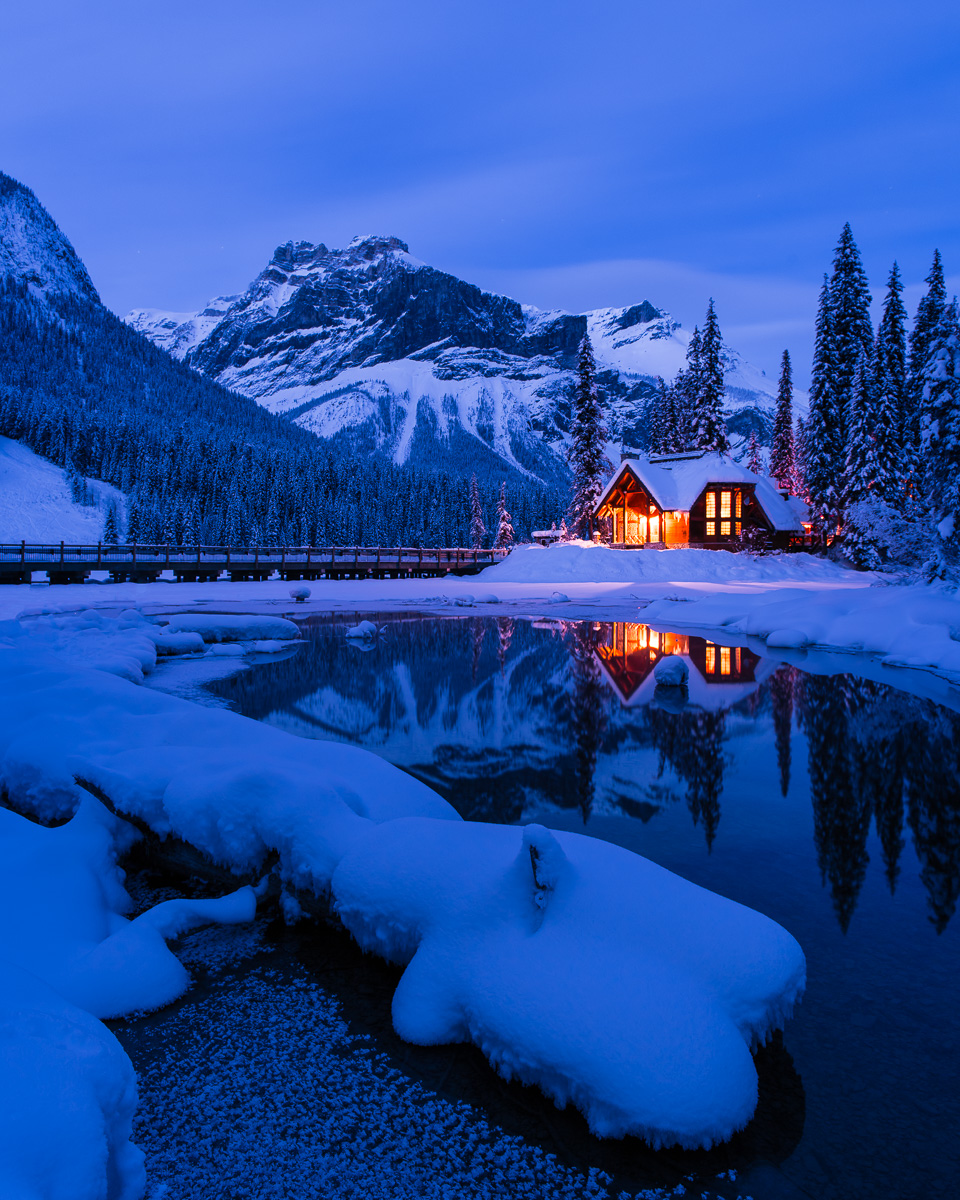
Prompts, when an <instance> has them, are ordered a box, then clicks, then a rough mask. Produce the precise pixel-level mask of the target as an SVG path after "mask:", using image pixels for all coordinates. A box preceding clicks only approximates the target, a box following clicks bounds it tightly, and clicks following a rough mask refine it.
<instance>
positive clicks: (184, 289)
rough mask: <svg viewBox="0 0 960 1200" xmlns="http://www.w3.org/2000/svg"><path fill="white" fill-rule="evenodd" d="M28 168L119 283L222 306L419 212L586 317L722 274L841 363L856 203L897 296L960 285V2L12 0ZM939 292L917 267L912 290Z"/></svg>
mask: <svg viewBox="0 0 960 1200" xmlns="http://www.w3.org/2000/svg"><path fill="white" fill-rule="evenodd" d="M2 47H3V70H2V71H0V169H3V170H5V171H6V172H7V173H9V174H12V175H13V176H15V177H16V178H18V179H20V180H21V181H23V182H24V183H26V184H27V185H28V186H30V187H31V188H33V190H34V191H35V192H36V193H37V195H38V197H39V198H40V200H41V201H42V202H43V203H44V204H45V205H46V206H47V208H48V209H49V210H50V211H51V213H52V214H53V216H54V217H55V219H56V220H57V221H58V223H59V224H60V226H61V228H62V229H63V230H64V232H65V233H66V234H67V236H68V237H69V238H70V239H71V240H72V241H73V243H74V245H75V246H76V248H77V250H78V252H79V253H80V255H81V257H82V258H83V260H84V262H85V263H86V265H87V267H88V269H89V271H90V274H91V276H92V278H93V280H94V283H95V284H96V285H97V287H98V288H99V290H100V293H101V295H102V297H103V299H104V300H105V302H106V303H107V304H108V305H110V307H112V308H113V309H115V310H116V311H117V312H119V313H124V312H126V311H127V310H128V309H130V308H132V307H134V306H138V307H139V306H144V307H158V308H169V309H174V310H191V309H195V308H198V307H200V306H201V305H202V304H203V303H204V302H205V301H206V300H207V299H209V298H210V297H211V296H214V295H216V294H218V293H230V292H234V291H239V290H242V289H243V288H245V287H246V285H247V284H248V283H249V282H250V280H251V279H252V278H253V277H254V276H255V275H256V274H257V273H258V272H259V271H260V270H261V269H262V268H263V266H264V265H265V263H266V261H267V260H268V258H269V257H270V254H271V253H272V251H273V249H274V247H275V246H276V245H277V244H278V243H280V242H284V241H287V240H290V239H305V240H310V241H315V242H319V241H323V242H325V243H326V244H327V245H328V246H340V245H342V244H344V243H345V242H347V241H348V240H349V239H350V238H351V237H353V236H354V235H355V234H358V233H395V234H397V235H398V236H400V237H402V238H403V239H404V240H405V241H407V242H408V243H409V245H410V248H411V251H412V253H413V254H415V255H416V256H417V257H418V258H421V259H424V260H425V261H427V262H429V263H431V264H432V265H434V266H436V267H439V268H442V269H445V270H448V271H452V272H454V273H455V274H457V275H460V276H462V277H464V278H466V279H469V280H471V281H472V282H475V283H478V284H480V285H481V286H483V287H486V288H489V289H491V290H496V291H504V292H506V293H508V294H510V295H513V296H516V297H517V298H518V299H520V300H523V301H525V302H528V303H533V304H537V305H540V306H542V307H563V308H567V309H570V310H574V311H580V310H583V309H586V308H593V307H599V306H604V305H621V304H627V303H633V302H635V301H638V300H641V299H643V298H649V299H650V300H651V301H653V302H654V303H655V304H657V305H660V306H663V307H666V308H668V309H670V310H671V311H672V312H673V313H674V314H675V315H676V316H677V317H678V318H680V319H681V320H682V321H683V322H684V324H686V325H690V326H692V325H693V324H694V323H695V322H696V321H698V320H700V319H701V317H702V314H703V310H704V308H705V307H706V303H707V299H708V297H709V296H711V295H712V296H714V297H715V299H716V303H717V309H718V313H719V316H720V320H721V325H722V328H723V331H724V335H725V337H726V338H727V340H728V341H729V342H730V343H731V344H732V345H734V346H735V347H737V348H738V349H740V350H741V352H743V353H744V354H745V355H746V356H747V357H748V358H751V359H752V360H753V361H755V362H756V363H757V364H758V365H760V366H762V367H764V368H765V369H766V370H767V372H768V373H771V372H773V371H775V370H776V369H777V364H778V360H779V356H780V351H781V350H782V348H783V347H789V348H790V349H791V350H792V351H793V352H794V355H795V358H796V360H797V363H796V365H797V368H798V371H797V373H798V377H799V380H798V381H799V382H805V381H806V377H807V374H808V369H809V354H810V346H811V341H812V336H811V334H812V320H813V314H814V307H815V303H816V294H817V290H818V287H819V282H820V278H821V276H822V273H823V271H824V270H825V269H826V268H827V267H828V266H829V263H830V258H831V254H832V250H833V246H834V244H835V242H836V240H837V236H838V234H839V232H840V229H841V227H842V225H843V223H844V221H846V220H849V221H850V222H851V224H852V226H853V230H854V235H855V236H856V238H857V241H858V242H859V245H860V248H861V250H862V252H863V255H864V259H865V262H866V265H867V269H868V271H869V273H870V277H871V281H872V284H873V290H874V295H875V296H879V295H881V294H882V290H883V285H884V282H885V279H886V274H887V271H888V269H889V266H890V263H891V261H892V260H893V259H894V258H897V259H898V260H899V261H900V264H901V267H902V270H903V273H904V277H905V279H906V281H907V282H908V284H911V285H916V284H918V282H919V281H920V280H922V278H923V276H924V275H925V274H926V272H927V270H928V268H929V264H930V259H931V256H932V252H933V249H934V247H939V248H940V250H941V251H942V253H943V255H944V260H945V266H946V269H947V273H948V276H950V277H951V281H950V282H951V286H952V288H953V289H954V290H956V289H957V288H958V285H960V278H958V272H960V228H958V222H957V194H958V184H960V154H958V141H960V139H958V129H960V6H958V5H957V4H955V3H948V2H944V0H935V2H932V3H924V4H922V5H916V4H907V3H894V2H890V0H887V2H883V0H881V2H876V3H860V2H857V0H854V2H848V3H844V2H841V3H837V0H833V3H820V2H813V3H806V4H803V5H790V6H781V5H771V4H769V3H755V2H737V0H734V2H727V3H722V4H718V3H715V2H714V3H703V2H701V0H693V2H690V3H686V4H684V5H682V6H678V5H674V4H670V3H666V2H662V3H660V4H649V3H646V4H641V3H636V2H634V3H607V4H602V5H591V4H583V3H579V4H573V3H566V2H564V0H560V2H552V3H547V2H545V0H537V2H526V3H525V2H523V0H513V2H512V3H509V4H507V3H500V2H490V0H484V2H483V3H475V4H472V5H467V4H464V3H452V2H451V0H442V2H436V0H411V2H410V3H406V4H399V3H395V2H394V3H389V2H384V0H355V2H354V3H352V4H329V3H321V2H314V3H307V2H301V0H276V2H275V3H272V4H270V5H265V4H260V3H248V2H244V0H232V2H231V3H221V2H219V0H213V2H210V0H204V2H202V3H198V4H194V5H191V6H185V5H166V6H160V5H141V4H131V3H129V0H125V2H123V3H112V2H111V3H102V2H95V3H91V4H86V5H82V6H81V5H77V4H75V3H49V2H46V0H39V2H37V3H32V4H30V5H18V6H17V8H16V10H15V11H14V10H11V9H8V11H7V13H6V16H5V21H4V28H3V34H2ZM918 295H919V288H918V287H915V286H914V287H912V288H909V289H908V295H907V300H908V305H909V307H910V310H911V313H912V311H913V308H914V306H915V303H916V298H917V296H918Z"/></svg>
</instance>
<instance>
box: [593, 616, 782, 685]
mask: <svg viewBox="0 0 960 1200" xmlns="http://www.w3.org/2000/svg"><path fill="white" fill-rule="evenodd" d="M594 653H595V654H596V657H597V659H598V660H599V662H600V664H601V666H602V667H603V670H604V673H605V675H606V676H607V678H608V679H609V680H610V682H611V683H612V684H613V686H614V687H615V688H616V690H617V692H618V693H619V695H620V697H621V699H622V700H623V701H624V703H627V704H630V703H632V702H634V701H635V700H636V699H638V693H639V690H640V688H641V687H642V686H643V684H644V683H646V682H647V681H648V680H649V689H645V691H646V690H649V692H650V695H651V696H652V694H653V688H654V686H655V684H654V680H653V668H654V666H655V665H656V663H657V661H658V660H659V659H660V658H662V657H664V656H665V655H668V654H679V655H681V656H682V657H683V658H685V659H686V660H687V663H688V665H689V666H690V667H691V668H692V670H695V671H696V673H697V676H698V677H699V679H700V680H701V681H702V682H703V683H704V684H707V685H712V688H716V689H717V690H716V693H715V694H714V696H713V697H712V699H713V701H720V700H723V699H724V696H725V693H723V692H722V685H724V684H728V685H729V684H740V685H742V684H747V685H751V686H748V688H747V691H748V692H749V691H751V690H752V685H754V684H755V683H756V668H757V664H758V663H759V662H760V656H759V655H757V654H754V653H753V651H752V650H748V649H747V648H746V647H745V646H718V645H716V644H715V643H714V642H708V641H706V640H705V639H704V638H699V637H687V636H686V635H685V634H681V633H659V632H658V631H657V630H656V629H651V628H650V627H649V625H641V624H639V623H634V622H631V621H614V622H611V623H610V624H609V625H607V624H604V626H603V636H602V639H601V640H600V641H599V642H598V644H597V645H596V647H595V650H594ZM691 683H692V684H694V685H695V684H696V683H697V678H696V677H694V676H693V675H691ZM740 691H742V689H738V694H737V695H735V696H730V697H729V699H730V701H731V702H734V703H735V702H736V700H738V699H740V695H739V692H740Z"/></svg>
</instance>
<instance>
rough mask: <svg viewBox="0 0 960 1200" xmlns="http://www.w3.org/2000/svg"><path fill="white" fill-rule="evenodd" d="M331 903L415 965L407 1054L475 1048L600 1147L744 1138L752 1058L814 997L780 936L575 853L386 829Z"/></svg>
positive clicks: (375, 946) (745, 914)
mask: <svg viewBox="0 0 960 1200" xmlns="http://www.w3.org/2000/svg"><path fill="white" fill-rule="evenodd" d="M333 893H334V897H335V902H336V907H337V911H338V912H339V914H340V916H341V918H342V920H343V922H344V924H345V925H346V926H347V928H348V929H349V930H350V931H351V932H352V933H353V935H354V937H355V938H356V939H357V941H358V942H359V943H360V945H361V946H363V947H364V948H365V949H368V950H373V951H375V952H376V953H377V954H380V955H383V956H385V957H387V958H389V959H391V960H392V961H394V962H397V963H400V964H402V965H405V966H406V970H405V971H404V974H403V977H402V978H401V980H400V983H399V984H398V986H397V990H396V994H395V995H394V1000H393V1019H394V1025H395V1027H396V1029H397V1032H398V1033H399V1034H400V1036H401V1037H403V1038H405V1039H406V1040H408V1041H412V1042H416V1043H418V1044H421V1045H437V1044H439V1043H443V1042H458V1041H467V1040H469V1041H472V1042H474V1043H475V1044H476V1045H478V1046H479V1047H480V1048H481V1049H482V1050H483V1052H484V1054H485V1055H486V1056H487V1057H488V1058H489V1059H490V1061H491V1062H492V1063H493V1064H494V1066H495V1067H496V1068H497V1070H498V1071H499V1072H500V1073H501V1074H502V1075H504V1076H505V1077H506V1078H508V1079H511V1078H517V1079H520V1080H523V1081H524V1082H526V1083H535V1084H538V1085H539V1086H540V1087H541V1088H542V1089H543V1090H544V1091H545V1092H546V1093H547V1094H548V1095H549V1096H551V1097H552V1098H553V1099H554V1100H555V1102H556V1103H557V1104H558V1105H560V1106H561V1107H562V1106H564V1105H566V1104H568V1103H572V1104H574V1105H576V1107H577V1108H579V1109H580V1110H581V1111H582V1112H583V1113H584V1115H585V1116H586V1118H587V1120H588V1121H589V1124H590V1127H591V1129H592V1130H593V1131H594V1132H595V1133H597V1134H599V1135H600V1136H604V1137H619V1136H623V1135H624V1134H631V1133H632V1134H638V1135H639V1136H641V1137H644V1138H646V1139H647V1140H648V1141H649V1142H650V1143H651V1144H652V1145H654V1146H660V1145H672V1144H674V1143H678V1144H680V1145H681V1146H686V1147H694V1146H710V1145H711V1144H712V1143H714V1142H716V1141H721V1140H724V1139H726V1138H728V1137H730V1136H731V1135H732V1134H733V1133H734V1132H735V1131H736V1130H737V1129H740V1128H742V1127H743V1126H744V1125H745V1124H746V1123H747V1122H748V1121H749V1120H750V1117H751V1116H752V1115H753V1112H754V1109H755V1107H756V1100H757V1076H756V1071H755V1069H754V1066H753V1061H752V1058H751V1055H750V1047H751V1045H752V1044H754V1043H756V1042H757V1041H762V1040H763V1039H764V1038H765V1037H766V1036H767V1035H768V1033H769V1032H770V1031H771V1030H772V1029H774V1028H775V1027H777V1026H779V1025H780V1024H781V1023H782V1022H783V1020H784V1018H785V1017H786V1016H787V1015H788V1014H789V1013H790V1011H791V1010H792V1007H793V1004H794V1003H795V1001H796V1000H797V999H798V998H799V996H800V995H801V993H802V991H803V987H804V981H805V963H804V957H803V953H802V952H801V950H800V947H799V946H798V945H797V943H796V942H795V941H794V939H793V938H792V937H791V936H790V935H789V934H788V933H787V932H786V931H785V930H783V929H782V928H780V926H778V925H776V924H775V923H774V922H773V921H770V920H768V919H767V918H766V917H764V916H761V915H760V914H759V913H756V912H753V911H752V910H751V909H748V908H744V907H742V906H741V905H738V904H735V903H733V902H732V901H730V900H725V899H723V898H722V897H720V896H716V895H713V894H712V893H710V892H707V891H705V890H703V889H702V888H698V887H696V886H695V885H693V884H691V883H687V882H686V881H685V880H683V879H681V878H679V877H678V876H676V875H673V874H671V873H670V872H669V871H666V870H664V869H663V868H661V867H658V866H656V865H654V864H653V863H651V862H649V861H647V860H646V859H643V858H641V857H640V856H639V855H636V854H633V853H631V852H629V851H627V850H623V849H621V848H619V847H617V846H613V845H610V844H608V843H605V842H601V841H598V840H595V839H593V838H588V837H584V836H581V835H579V834H570V833H559V832H552V833H551V832H550V831H548V830H545V829H542V828H540V827H534V828H532V829H529V830H524V831H520V830H518V829H516V828H513V827H509V826H502V825H480V824H474V823H454V822H437V821H429V820H417V819H407V820H397V821H391V822H388V823H386V824H384V825H381V826H379V827H377V828H376V829H375V830H373V831H372V832H371V833H370V835H369V836H368V837H366V838H364V839H363V841H362V842H360V843H358V845H357V846H356V847H355V848H354V849H353V850H352V851H350V852H349V853H348V854H347V855H346V856H345V857H344V859H343V861H342V862H341V863H340V866H339V867H338V868H337V870H336V873H335V874H334V877H333Z"/></svg>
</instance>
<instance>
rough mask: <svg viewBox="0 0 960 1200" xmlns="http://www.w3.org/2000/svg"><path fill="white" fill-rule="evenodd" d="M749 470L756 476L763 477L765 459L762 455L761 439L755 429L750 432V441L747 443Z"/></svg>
mask: <svg viewBox="0 0 960 1200" xmlns="http://www.w3.org/2000/svg"><path fill="white" fill-rule="evenodd" d="M747 470H748V471H752V472H753V473H754V475H763V474H764V469H763V458H762V457H761V454H760V439H759V438H758V437H757V431H756V430H755V429H751V430H750V441H749V442H748V443H747Z"/></svg>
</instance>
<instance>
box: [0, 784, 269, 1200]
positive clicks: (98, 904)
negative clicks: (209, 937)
mask: <svg viewBox="0 0 960 1200" xmlns="http://www.w3.org/2000/svg"><path fill="white" fill-rule="evenodd" d="M129 832H130V831H129V826H124V825H123V824H122V823H121V822H119V821H117V820H116V818H114V817H112V816H111V815H110V814H109V813H107V812H106V810H105V809H104V808H103V807H102V806H101V805H99V804H98V803H97V802H96V801H93V800H90V799H87V800H85V801H84V802H83V803H82V804H81V805H80V807H79V809H78V811H77V813H76V815H75V816H74V817H73V818H72V819H71V820H70V821H68V822H67V823H66V824H64V825H61V826H59V827H57V828H52V829H48V828H44V827H43V826H40V825H35V824H33V823H32V822H30V821H28V820H26V818H24V817H21V816H19V815H17V814H16V813H13V812H10V811H8V810H6V809H0V838H2V841H3V846H4V850H5V852H6V856H5V863H4V870H3V873H2V874H0V912H2V913H3V920H2V921H0V1112H2V1114H3V1118H2V1120H0V1194H2V1195H3V1196H5V1197H6V1196H11V1197H12V1196H16V1197H18V1198H20V1197H23V1198H24V1200H26V1198H30V1200H33V1198H36V1200H102V1197H105V1196H108V1195H109V1196H110V1197H118V1198H122V1200H128V1198H129V1200H135V1198H137V1197H139V1196H141V1195H142V1193H143V1187H144V1182H145V1180H144V1171H143V1155H142V1154H141V1153H140V1152H139V1151H138V1150H137V1149H136V1147H135V1146H133V1145H132V1144H131V1142H130V1134H131V1123H132V1119H133V1114H134V1109H135V1107H136V1083H135V1080H134V1074H133V1067H132V1065H131V1063H130V1060H129V1059H128V1058H127V1056H126V1054H125V1053H124V1052H123V1050H122V1049H121V1047H120V1045H119V1043H118V1042H117V1041H116V1039H115V1038H114V1037H113V1035H112V1034H110V1033H109V1032H108V1031H107V1030H106V1029H105V1028H104V1027H103V1026H102V1025H101V1024H100V1023H99V1021H97V1020H96V1019H95V1018H97V1017H101V1018H106V1017H118V1016H122V1015H124V1014H126V1013H130V1012H136V1011H140V1010H144V1009H153V1008H158V1007H160V1006H161V1005H163V1004H167V1003H169V1002H170V1001H171V1000H174V999H176V998H177V997H178V996H180V995H181V994H182V993H183V992H184V991H185V990H186V988H187V986H188V985H189V982H190V980H189V976H188V975H187V973H186V971H185V970H184V968H183V966H182V965H181V964H180V962H179V961H178V960H177V959H176V958H175V957H174V955H173V954H172V953H171V952H170V951H169V950H168V949H167V946H166V942H165V941H164V939H165V938H169V937H176V936H177V935H178V934H180V933H183V932H185V931H186V930H188V929H190V928H192V927H194V926H195V925H199V924H206V923H208V922H214V921H215V922H221V923H223V922H226V923H235V922H241V921H250V920H252V919H253V916H254V913H255V909H256V901H255V899H254V895H253V892H252V891H251V889H250V888H242V889H241V890H240V891H238V892H236V893H234V894H233V895H232V896H227V897H224V898H223V899H221V900H206V901H190V900H169V901H166V902H165V903H163V904H159V905H157V906H156V907H155V908H153V909H151V910H149V911H148V912H145V913H143V914H141V915H140V916H139V917H137V918H136V919H135V920H133V921H128V920H127V919H126V918H125V917H124V916H123V913H124V912H126V911H128V910H129V908H130V900H129V897H128V896H127V894H126V892H125V890H124V888H123V882H122V873H121V872H120V871H119V870H118V868H117V865H116V846H117V842H118V840H119V841H120V842H121V843H123V842H124V841H126V842H129Z"/></svg>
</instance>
